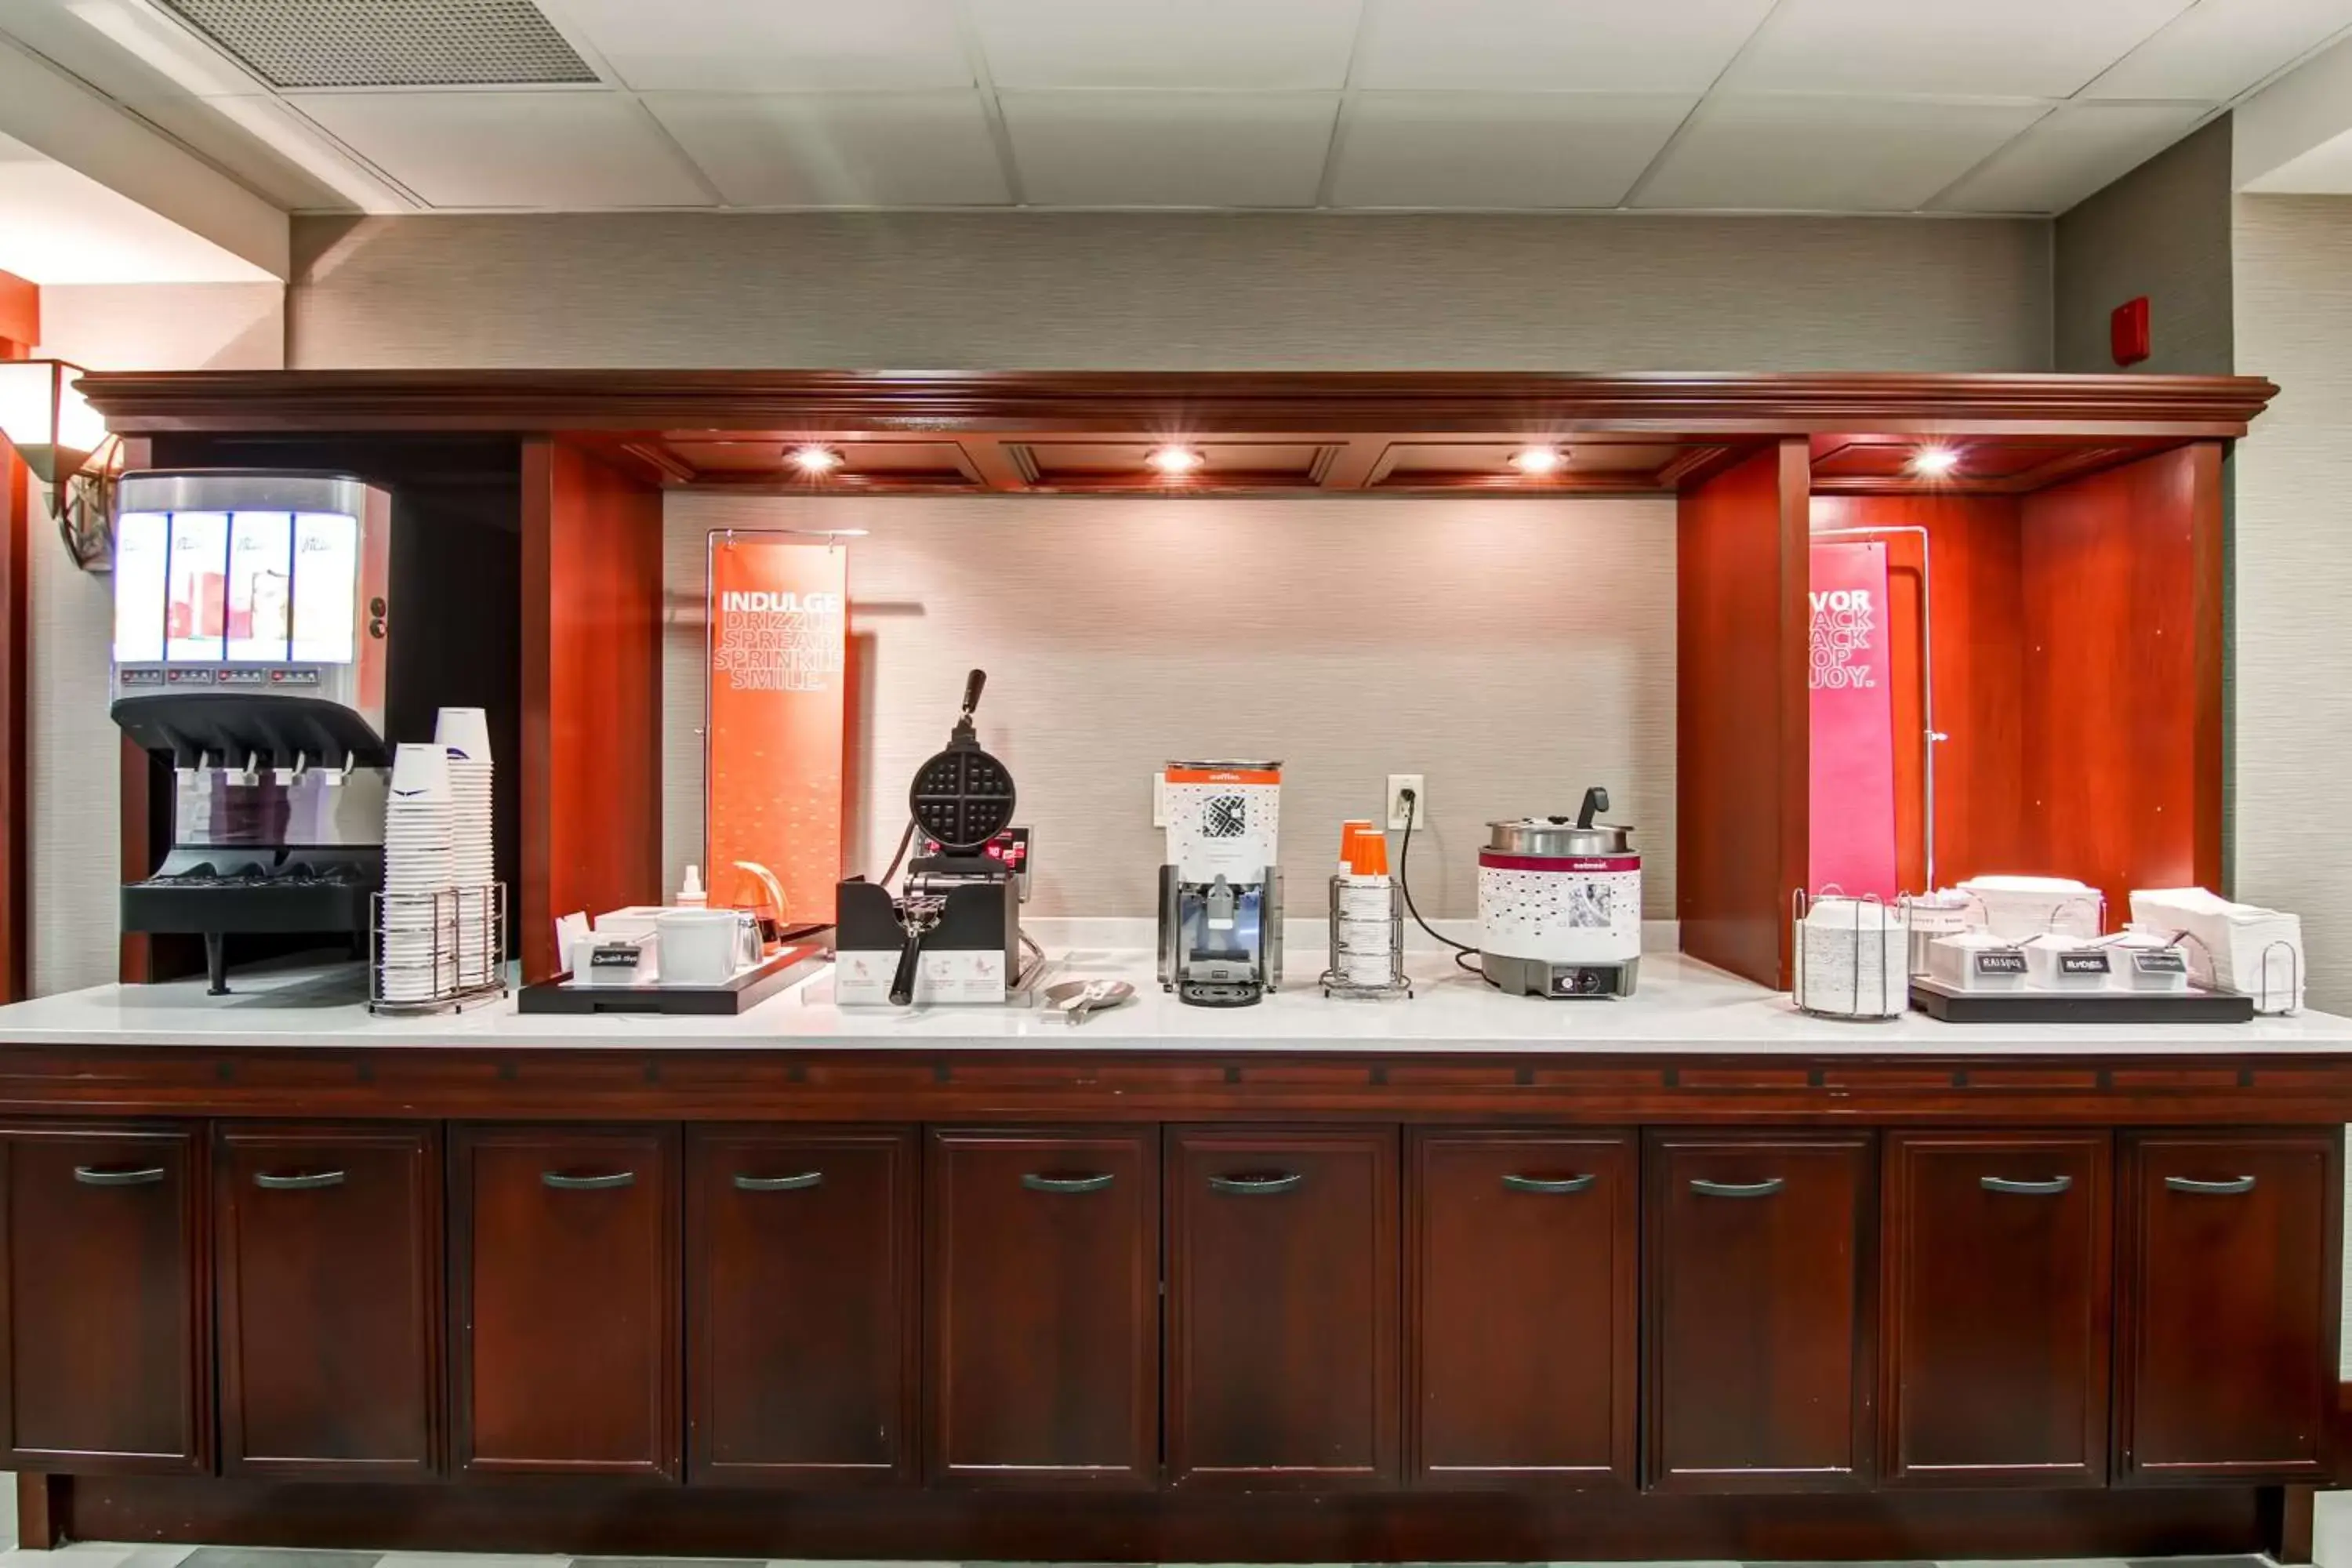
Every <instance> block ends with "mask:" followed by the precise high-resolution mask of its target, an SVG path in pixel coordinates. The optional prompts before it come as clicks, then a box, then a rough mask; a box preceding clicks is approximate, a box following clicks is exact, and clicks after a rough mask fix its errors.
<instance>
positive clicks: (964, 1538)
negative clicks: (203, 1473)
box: [64, 1476, 2280, 1563]
mask: <svg viewBox="0 0 2352 1568" xmlns="http://www.w3.org/2000/svg"><path fill="white" fill-rule="evenodd" d="M64 1488H65V1497H64V1501H65V1504H66V1506H65V1510H64V1517H65V1521H66V1526H67V1532H68V1534H69V1535H71V1536H72V1537H74V1538H76V1539H87V1540H100V1541H121V1542H150V1541H173V1542H191V1541H193V1542H208V1543H217V1544H225V1545H254V1546H295V1547H311V1548H332V1547H345V1548H349V1547H357V1546H365V1547H368V1548H372V1549H375V1550H440V1551H453V1550H454V1551H465V1552H566V1553H577V1554H596V1553H617V1554H652V1553H660V1554H665V1555H677V1556H707V1557H722V1556H724V1557H766V1558H778V1557H803V1558H823V1557H863V1558H895V1559H898V1560H902V1561H903V1560H910V1559H912V1560H923V1559H928V1560H932V1561H938V1560H942V1559H944V1560H952V1561H973V1560H993V1561H1008V1560H1010V1561H1026V1562H1056V1561H1058V1562H1130V1563H1133V1562H1194V1563H1198V1562H1260V1563H1284V1562H1313V1563H1334V1562H1337V1563H1350V1562H1353V1563H1372V1562H1403V1561H1416V1562H1433V1561H1434V1562H1449V1561H1450V1562H1462V1561H1480V1562H1528V1561H1538V1562H1540V1561H1570V1562H1574V1561H1583V1562H1593V1561H1605V1560H1610V1559H1627V1558H1645V1557H1646V1558H1680V1559H1685V1560H1688V1559H1717V1560H1722V1559H1732V1560H1745V1561H1749V1562H1755V1561H1774V1560H1780V1561H1789V1560H1809V1561H1830V1560H1848V1561H1851V1560H1873V1559H1874V1560H1879V1561H1888V1560H1906V1559H1908V1560H1912V1561H1917V1560H1919V1559H1922V1558H1927V1559H1934V1558H1977V1559H1984V1558H2004V1557H2006V1558H2043V1559H2048V1558H2067V1557H2074V1558H2081V1557H2147V1556H2168V1555H2179V1554H2189V1555H2225V1554H2232V1553H2241V1552H2259V1551H2262V1550H2264V1549H2265V1548H2266V1547H2268V1546H2270V1545H2271V1544H2273V1542H2272V1539H2271V1532H2272V1531H2275V1529H2276V1527H2277V1524H2278V1522H2279V1512H2278V1510H2279V1504H2280V1500H2279V1499H2278V1497H2277V1494H2276V1489H2271V1490H2270V1491H2269V1492H2264V1491H2263V1490H2259V1489H2254V1488H2250V1487H2249V1488H2212V1489H2200V1490H2186V1489H2183V1490H2170V1491H2152V1490H2137V1489H2135V1490H2129V1491H2112V1492H2111V1491H2074V1492H2006V1493H2004V1492H1949V1493H1887V1492H1882V1493H1877V1494H1875V1495H1869V1496H1821V1495H1815V1496H1771V1497H1658V1496H1643V1495H1636V1494H1632V1493H1625V1492H1591V1493H1582V1494H1562V1495H1553V1496H1548V1497H1547V1496H1523V1495H1486V1496H1474V1495H1458V1494H1449V1495H1414V1494H1405V1493H1396V1494H1384V1495H1357V1496H1347V1497H1307V1496H1232V1495H1226V1496H1201V1495H1197V1494H1193V1495H1186V1494H1181V1493H1173V1492H1157V1493H1144V1494H1132V1495H1126V1496H1117V1497H1113V1496H1099V1495H1097V1496H1084V1495H1070V1494H1067V1493H1064V1494H1060V1495H1053V1494H1037V1493H1024V1494H1013V1493H982V1492H950V1491H939V1490H932V1491H907V1492H892V1493H868V1494H859V1495H839V1494H836V1495H809V1494H796V1493H782V1492H756V1491H732V1490H719V1489H703V1488H700V1487H674V1486H665V1485H631V1484H628V1483H610V1482H608V1483H604V1484H601V1485H583V1484H581V1483H578V1482H568V1481H548V1482H543V1483H541V1482H534V1481H532V1480H530V1479H509V1480H504V1481H499V1482H495V1483H489V1482H483V1483H440V1484H434V1485H427V1486H383V1485H379V1486H356V1485H341V1484H325V1483H320V1484H311V1485H282V1484H269V1483H264V1482H247V1481H234V1480H206V1479H167V1478H144V1477H112V1476H109V1477H97V1476H89V1477H76V1478H73V1479H71V1480H69V1481H67V1482H65V1483H64Z"/></svg>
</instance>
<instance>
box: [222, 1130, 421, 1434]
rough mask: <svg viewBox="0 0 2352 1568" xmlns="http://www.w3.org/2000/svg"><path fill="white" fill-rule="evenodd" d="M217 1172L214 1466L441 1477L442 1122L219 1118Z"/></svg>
mask: <svg viewBox="0 0 2352 1568" xmlns="http://www.w3.org/2000/svg"><path fill="white" fill-rule="evenodd" d="M213 1175H214V1182H213V1186H214V1205H215V1206H214V1215H215V1227H216V1228H215V1235H216V1237H217V1240H216V1244H215V1258H217V1263H216V1270H217V1275H218V1300H219V1312H220V1391H221V1395H220V1396H221V1466H222V1468H223V1469H225V1470H226V1471H228V1472H229V1473H231V1474H236V1473H246V1474H253V1475H290V1476H318V1477H333V1478H337V1479H372V1480H394V1479H416V1478H421V1477H426V1476H430V1475H433V1474H434V1473H436V1471H437V1470H438V1468H440V1464H441V1433H442V1395H441V1388H442V1376H441V1370H442V1364H441V1343H442V1330H441V1324H442V1317H443V1304H442V1294H441V1258H442V1236H441V1140H440V1135H439V1131H438V1130H437V1129H436V1128H434V1127H429V1126H427V1127H401V1126H389V1127H365V1128H361V1127H305V1126H299V1125H277V1124H271V1123H232V1124H226V1125H224V1126H222V1127H221V1128H220V1130H219V1131H218V1132H217V1133H216V1135H215V1146H214V1152H213Z"/></svg>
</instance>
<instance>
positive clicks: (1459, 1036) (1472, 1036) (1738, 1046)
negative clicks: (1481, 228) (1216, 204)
mask: <svg viewBox="0 0 2352 1568" xmlns="http://www.w3.org/2000/svg"><path fill="white" fill-rule="evenodd" d="M1309 969H1310V973H1307V974H1306V975H1302V976H1297V977H1294V979H1293V981H1292V983H1291V984H1289V985H1287V986H1286V987H1285V989H1284V990H1283V991H1282V992H1281V993H1280V994H1277V995H1274V996H1270V997H1268V998H1267V999H1266V1000H1265V1002H1263V1003H1262V1004H1260V1005H1256V1006H1254V1007H1245V1008H1234V1009H1225V1010H1221V1009H1211V1008H1198V1007H1187V1006H1183V1005H1179V1004H1178V1003H1177V1002H1175V1001H1174V999H1172V998H1171V997H1169V996H1167V995H1165V994H1163V993H1162V992H1161V991H1160V987H1159V985H1158V984H1157V983H1156V981H1155V980H1154V979H1153V978H1152V973H1151V970H1152V960H1151V956H1150V954H1149V953H1146V952H1135V951H1132V950H1129V949H1111V948H1105V949H1086V948H1077V949H1068V950H1064V951H1062V952H1059V953H1057V954H1056V955H1055V961H1054V973H1052V974H1051V975H1049V976H1048V978H1055V979H1059V978H1091V977H1094V976H1097V975H1103V976H1112V977H1117V978H1122V979H1126V980H1129V981H1130V982H1131V983H1133V984H1135V987H1136V998H1135V1000H1134V1001H1133V1002H1131V1003H1129V1004H1128V1005H1126V1006H1124V1007H1121V1008H1119V1009H1118V1010H1117V1011H1115V1012H1110V1013H1106V1014H1101V1015H1098V1016H1096V1017H1095V1018H1094V1019H1093V1020H1092V1021H1090V1022H1088V1023H1087V1024H1085V1025H1082V1026H1075V1027H1074V1026H1069V1025H1067V1024H1065V1023H1064V1022H1062V1021H1061V1020H1060V1019H1059V1018H1058V1017H1056V1016H1051V1015H1046V1014H1042V1013H1040V1012H1038V1011H1037V1010H1035V1009H1034V1008H1031V1007H1020V1006H1003V1007H929V1008H921V1009H916V1010H914V1011H911V1012H904V1013H902V1012H898V1011H896V1010H892V1009H887V1008H878V1009H877V1008H847V1007H841V1006H838V1005H835V1004H834V1002H833V1000H832V981H831V974H830V971H823V972H820V973H817V974H815V975H814V976H812V977H811V978H810V979H808V980H806V981H803V982H802V983H801V984H797V985H795V986H793V988H792V989H790V990H788V991H785V992H783V993H782V994H778V995H777V996H775V997H772V998H771V999H770V1000H769V1001H767V1002H765V1003H762V1004H761V1005H760V1006H758V1007H756V1008H754V1009H753V1010H752V1011H751V1012H749V1013H745V1014H742V1015H740V1016H734V1017H719V1018H688V1017H646V1016H598V1017H548V1016H530V1017H525V1016H521V1015H520V1013H518V1012H517V1011H516V1008H515V1005H514V1003H513V1002H512V1001H508V1002H504V1003H500V1004H497V1005H492V1006H488V1007H485V1008H480V1009H478V1010H476V1011H474V1012H470V1013H466V1014H462V1015H457V1016H435V1017H425V1018H379V1017H375V1016H372V1015H370V1014H369V1013H368V1011H367V1009H366V1007H365V1005H364V1004H363V1002H362V1000H361V996H362V989H361V986H362V981H361V978H360V972H359V971H358V970H357V968H356V967H355V966H346V967H344V968H341V969H338V970H318V969H296V970H287V971H282V972H278V973H273V974H268V975H262V976H240V977H237V978H236V979H235V980H234V981H233V984H235V985H236V988H237V993H238V994H236V995H232V996H227V997H210V996H206V995H205V994H204V985H203V983H202V982H200V981H190V982H175V983H173V984H163V985H152V986H137V985H100V986H94V987H92V988H90V989H89V990H86V991H76V992H70V993H68V994H62V995H58V996H50V997H46V998H43V999H41V1000H38V1001H33V1002H23V1003H18V1004H16V1005H13V1006H7V1007H0V1045H25V1046H110V1045H113V1046H139V1047H177V1046H185V1047H214V1048H220V1047H229V1048H246V1047H352V1046H397V1047H455V1048H465V1047H475V1048H482V1047H488V1048H492V1049H496V1048H500V1047H520V1048H550V1047H559V1048H560V1047H569V1048H597V1047H607V1048H614V1049H633V1050H642V1049H645V1048H646V1047H677V1048H688V1049H702V1050H713V1049H717V1050H761V1049H778V1048H789V1049H795V1050H875V1049H885V1050H887V1049H890V1048H893V1047H914V1048H918V1049H928V1050H1018V1051H1031V1052H1036V1051H1051V1052H1059V1051H1087V1052H1166V1051H1188V1050H1197V1051H1207V1052H1217V1053H1223V1054H1232V1053H1237V1052H1252V1053H1255V1052H1264V1053H1268V1054H1285V1053H1287V1054H1350V1053H1352V1054H1363V1053H1367V1052H1371V1053H1380V1052H1395V1053H1399V1054H1414V1053H1459V1054H1476V1053H1488V1054H1491V1053H1497V1052H1500V1053H1512V1052H1527V1053H1530V1054H1550V1055H1558V1054H1580V1053H1593V1054H1603V1053H1605V1054H1612V1055H1633V1056H1664V1055H1683V1056H1687V1055H1753V1054H1765V1055H1769V1054H1784V1055H1793V1056H1816V1057H1819V1056H1832V1057H1837V1056H1854V1057H1883V1056H1886V1055H1890V1054H1893V1055H1912V1054H1916V1055H1920V1056H1933V1057H1948V1058H1969V1057H2011V1056H2021V1055H2022V1056H2050V1057H2099V1056H2114V1057H2118V1058H2121V1057H2151V1058H2169V1057H2200V1056H2205V1057H2210V1056H2215V1055H2231V1056H2248V1057H2254V1056H2285V1057H2319V1056H2347V1057H2352V1018H2344V1017H2338V1016H2333V1015H2329V1014H2322V1013H2303V1014H2299V1015H2296V1016H2292V1017H2277V1018H2257V1019H2255V1020H2253V1021H2252V1023H2248V1024H2242V1025H2234V1026H2229V1025H2171V1026H2145V1027H2141V1026H2112V1025H2101V1026H2065V1025H1985V1026H1961V1025H1948V1024H1938V1023H1936V1022H1935V1021H1933V1020H1932V1019H1929V1018H1927V1017H1925V1016H1920V1015H1917V1014H1913V1015H1912V1016H1908V1017H1906V1018H1901V1019H1896V1020H1894V1021H1891V1022H1885V1023H1842V1022H1838V1021H1835V1020H1831V1019H1822V1018H1812V1017H1808V1016H1805V1015H1803V1014H1801V1013H1799V1012H1797V1010H1796V1009H1795V1008H1794V1007H1793V1006H1792V1005H1790V1001H1789V998H1788V997H1787V996H1786V995H1783V994H1774V993H1771V992H1769V991H1766V990H1764V989H1763V988H1761V987H1760V986H1756V985H1752V984H1748V983H1747V982H1745V981H1742V980H1739V979H1737V978H1735V977H1733V976H1731V975H1728V974H1726V973H1722V972H1720V971H1718V970H1715V969H1711V968H1708V967H1707V966H1706V965H1704V964H1700V963H1693V962H1692V961H1690V960H1687V959H1685V958H1682V957H1680V956H1679V955H1676V954H1671V953H1651V954H1648V955H1646V956H1645V957H1644V959H1643V973H1642V982H1641V988H1640V991H1639V993H1638V994H1636V995H1634V996H1632V997H1628V998H1623V999H1619V1000H1612V1001H1591V1002H1545V1001H1539V1000H1536V999H1533V998H1528V997H1512V996H1505V995H1503V994H1499V993H1497V992H1496V991H1494V990H1492V989H1490V988H1489V987H1487V986H1486V985H1485V984H1483V983H1481V982H1480V981H1478V980H1476V979H1474V978H1472V977H1471V976H1469V975H1466V974H1464V973H1460V972H1459V971H1457V970H1455V969H1454V967H1453V966H1452V964H1451V963H1448V962H1447V961H1445V960H1444V959H1442V958H1439V957H1437V956H1435V955H1432V954H1416V955H1414V957H1413V959H1412V973H1413V974H1414V977H1415V979H1416V981H1417V983H1418V984H1419V994H1418V995H1416V996H1415V997H1414V998H1413V999H1412V1000H1410V1001H1395V1002H1358V1001H1343V1000H1336V999H1328V998H1326V997H1324V996H1323V995H1322V994H1320V992H1319V991H1318V989H1317V987H1316V986H1315V984H1314V982H1313V978H1312V974H1311V965H1310V966H1309Z"/></svg>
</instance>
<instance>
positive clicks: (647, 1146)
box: [449, 1123, 681, 1478]
mask: <svg viewBox="0 0 2352 1568" xmlns="http://www.w3.org/2000/svg"><path fill="white" fill-rule="evenodd" d="M677 1143H678V1135H677V1128H676V1127H675V1126H673V1125H670V1124H667V1123H663V1124H656V1125H651V1126H636V1127H575V1126H565V1125H550V1126H517V1127H467V1126H461V1127H458V1128H456V1129H453V1130H452V1131H451V1133H450V1138H449V1147H450V1198H451V1205H450V1213H451V1215H452V1219H451V1237H450V1243H451V1244H450V1258H451V1261H450V1277H451V1278H450V1284H451V1290H450V1298H451V1309H452V1311H453V1313H454V1314H455V1318H456V1330H455V1332H454V1333H453V1334H452V1335H451V1345H452V1347H453V1352H454V1354H455V1356H456V1374H455V1376H454V1378H453V1379H452V1384H453V1399H454V1403H455V1405H456V1410H455V1413H454V1414H455V1417H456V1419H455V1422H454V1429H455V1436H456V1443H457V1464H458V1468H460V1469H462V1470H465V1471H469V1472H473V1473H477V1474H484V1473H503V1472H526V1473H528V1472H538V1473H542V1474H562V1475H603V1476H649V1477H673V1478H674V1477H675V1476H676V1475H677V1468H678V1440H677V1439H678V1430H677V1429H678V1364H679V1361H680V1359H681V1358H680V1355H679V1347H678V1332H677V1317H678V1306H677V1300H678V1290H679V1282H678V1234H677V1233H678V1194H677Z"/></svg>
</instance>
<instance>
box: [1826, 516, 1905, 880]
mask: <svg viewBox="0 0 2352 1568" xmlns="http://www.w3.org/2000/svg"><path fill="white" fill-rule="evenodd" d="M1812 555H1813V559H1812V571H1811V587H1812V592H1811V596H1810V598H1809V600H1808V604H1809V606H1810V608H1811V614H1812V637H1811V669H1810V672H1809V675H1808V679H1807V684H1808V685H1809V686H1810V687H1811V721H1812V811H1811V868H1810V872H1811V882H1812V888H1811V890H1812V891H1814V892H1816V893H1818V892H1820V891H1821V890H1822V889H1823V888H1825V887H1828V886H1830V885H1831V884H1832V883H1834V884H1835V885H1836V886H1837V887H1839V888H1840V889H1843V890H1844V891H1846V892H1848V893H1852V894H1853V895H1855V896H1856V897H1859V896H1861V895H1862V894H1864V893H1876V894H1877V895H1878V896H1879V897H1880V898H1883V899H1888V900H1892V899H1893V898H1894V897H1895V894H1896V892H1897V891H1898V889H1897V888H1896V886H1895V875H1896V873H1895V699H1894V692H1893V686H1892V682H1891V680H1890V679H1889V673H1888V669H1887V649H1888V633H1887V626H1886V546H1885V545H1884V544H1848V543H1836V544H1819V543H1817V544H1815V545H1814V546H1813V550H1812Z"/></svg>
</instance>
